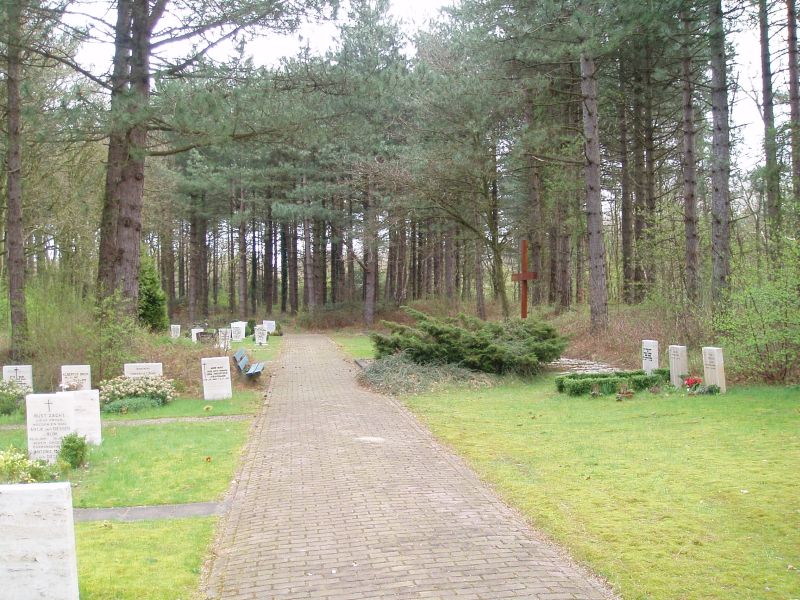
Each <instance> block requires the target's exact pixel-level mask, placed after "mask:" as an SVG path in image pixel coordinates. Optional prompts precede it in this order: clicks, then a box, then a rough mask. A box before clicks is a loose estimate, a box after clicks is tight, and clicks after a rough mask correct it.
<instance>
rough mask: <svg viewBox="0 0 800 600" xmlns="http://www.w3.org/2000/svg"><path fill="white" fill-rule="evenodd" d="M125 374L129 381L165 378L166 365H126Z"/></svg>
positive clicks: (124, 367)
mask: <svg viewBox="0 0 800 600" xmlns="http://www.w3.org/2000/svg"><path fill="white" fill-rule="evenodd" d="M123 372H124V373H125V377H127V378H128V379H138V378H140V377H163V376H164V365H163V364H161V363H125V365H124V366H123Z"/></svg>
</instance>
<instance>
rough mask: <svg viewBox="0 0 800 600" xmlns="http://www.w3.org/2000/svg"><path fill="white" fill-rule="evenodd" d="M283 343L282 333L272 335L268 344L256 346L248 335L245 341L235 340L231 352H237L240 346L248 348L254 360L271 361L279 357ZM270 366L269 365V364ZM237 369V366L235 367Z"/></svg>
mask: <svg viewBox="0 0 800 600" xmlns="http://www.w3.org/2000/svg"><path fill="white" fill-rule="evenodd" d="M282 345H283V336H282V335H271V336H269V341H268V342H267V345H266V346H256V343H255V341H253V338H252V337H248V338H247V339H245V341H243V342H234V343H232V344H231V352H236V351H237V350H238V349H239V348H244V349H245V350H247V354H248V355H249V356H250V358H251V359H252V360H253V362H270V361H273V360H276V359H277V358H278V354H279V353H280V351H281V346H282ZM267 367H269V365H267ZM233 368H234V369H235V367H233Z"/></svg>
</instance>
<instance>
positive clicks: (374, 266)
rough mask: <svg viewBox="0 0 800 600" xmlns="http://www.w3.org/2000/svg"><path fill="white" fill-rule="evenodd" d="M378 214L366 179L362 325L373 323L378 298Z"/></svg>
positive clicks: (370, 185) (371, 324)
mask: <svg viewBox="0 0 800 600" xmlns="http://www.w3.org/2000/svg"><path fill="white" fill-rule="evenodd" d="M377 237H378V214H377V207H376V206H375V199H374V197H373V195H372V184H371V182H370V180H369V177H367V181H366V194H365V198H364V292H365V298H364V325H365V326H366V327H372V326H373V324H374V322H375V302H376V300H377V296H378V241H377Z"/></svg>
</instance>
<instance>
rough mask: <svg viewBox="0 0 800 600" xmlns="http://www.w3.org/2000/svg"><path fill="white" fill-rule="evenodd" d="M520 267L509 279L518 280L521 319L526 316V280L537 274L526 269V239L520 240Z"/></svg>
mask: <svg viewBox="0 0 800 600" xmlns="http://www.w3.org/2000/svg"><path fill="white" fill-rule="evenodd" d="M520 253H521V254H522V256H521V259H522V260H521V262H522V268H521V269H520V272H519V273H514V274H513V275H511V281H519V289H520V294H519V295H520V302H521V309H522V310H521V316H522V318H523V319H527V318H528V282H529V281H533V280H534V279H536V277H537V274H536V273H532V272H530V271H528V240H522V248H521V250H520Z"/></svg>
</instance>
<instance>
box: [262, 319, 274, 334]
mask: <svg viewBox="0 0 800 600" xmlns="http://www.w3.org/2000/svg"><path fill="white" fill-rule="evenodd" d="M264 327H266V328H267V333H275V330H276V329H277V326H276V325H275V321H264Z"/></svg>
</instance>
